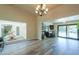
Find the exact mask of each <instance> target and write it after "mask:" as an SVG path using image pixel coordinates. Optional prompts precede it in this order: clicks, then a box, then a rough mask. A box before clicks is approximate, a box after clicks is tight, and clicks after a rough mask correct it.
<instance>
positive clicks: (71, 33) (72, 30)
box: [67, 25, 77, 39]
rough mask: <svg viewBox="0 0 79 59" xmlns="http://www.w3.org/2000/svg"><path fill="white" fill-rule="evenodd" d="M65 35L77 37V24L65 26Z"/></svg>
mask: <svg viewBox="0 0 79 59" xmlns="http://www.w3.org/2000/svg"><path fill="white" fill-rule="evenodd" d="M67 37H70V38H76V39H77V26H76V25H70V26H67Z"/></svg>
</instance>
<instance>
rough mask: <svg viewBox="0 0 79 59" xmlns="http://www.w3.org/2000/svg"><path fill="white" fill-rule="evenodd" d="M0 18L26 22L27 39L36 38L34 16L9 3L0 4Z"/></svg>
mask: <svg viewBox="0 0 79 59" xmlns="http://www.w3.org/2000/svg"><path fill="white" fill-rule="evenodd" d="M0 20H8V21H16V22H25V23H27V33H26V34H27V40H30V39H37V32H36V31H37V30H36V29H37V28H36V26H37V25H36V17H35V16H33V15H31V14H29V13H28V12H25V11H21V10H19V9H18V8H14V7H12V6H11V5H0Z"/></svg>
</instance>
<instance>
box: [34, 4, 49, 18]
mask: <svg viewBox="0 0 79 59" xmlns="http://www.w3.org/2000/svg"><path fill="white" fill-rule="evenodd" d="M47 12H48V8H46V5H45V4H41V5H37V7H36V10H35V13H36V14H38V15H40V16H43V15H45V14H47Z"/></svg>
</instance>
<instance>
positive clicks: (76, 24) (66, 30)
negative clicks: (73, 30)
mask: <svg viewBox="0 0 79 59" xmlns="http://www.w3.org/2000/svg"><path fill="white" fill-rule="evenodd" d="M70 25H77V24H64V25H57V37H62V36H59V27H60V26H66V37H62V38H68V39H76V38H71V37H67V26H70ZM77 31H78V29H77ZM77 36H78V32H77ZM77 39H78V37H77Z"/></svg>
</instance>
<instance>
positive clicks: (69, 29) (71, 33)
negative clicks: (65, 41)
mask: <svg viewBox="0 0 79 59" xmlns="http://www.w3.org/2000/svg"><path fill="white" fill-rule="evenodd" d="M58 36H60V37H66V38H74V39H77V38H78V36H77V25H76V24H73V25H58Z"/></svg>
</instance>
